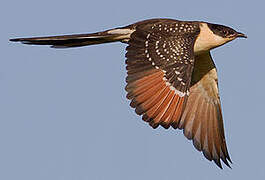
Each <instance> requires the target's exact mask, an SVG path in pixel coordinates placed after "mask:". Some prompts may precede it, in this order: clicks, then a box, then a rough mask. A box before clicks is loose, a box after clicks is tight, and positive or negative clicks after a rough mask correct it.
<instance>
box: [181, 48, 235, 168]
mask: <svg viewBox="0 0 265 180" xmlns="http://www.w3.org/2000/svg"><path fill="white" fill-rule="evenodd" d="M179 127H180V128H184V135H185V136H186V137H187V138H188V139H192V140H193V144H194V146H195V147H196V148H197V149H198V150H199V151H202V152H203V154H204V156H205V157H206V158H207V159H208V160H210V161H212V160H214V162H215V163H216V164H217V165H218V166H219V167H220V168H222V165H221V163H220V159H222V161H223V162H224V163H225V164H226V165H227V166H229V167H230V165H229V163H228V161H230V162H231V159H230V157H229V154H228V151H227V147H226V142H225V135H224V128H223V119H222V112H221V104H220V97H219V92H218V82H217V72H216V68H215V65H214V62H213V61H212V58H211V55H210V53H209V52H208V53H205V54H201V55H199V56H196V57H195V65H194V71H193V75H192V80H191V87H190V95H189V98H188V100H187V104H186V107H185V110H184V112H183V115H182V117H181V120H180V126H179ZM227 160H228V161H227Z"/></svg>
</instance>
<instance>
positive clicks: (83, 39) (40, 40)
mask: <svg viewBox="0 0 265 180" xmlns="http://www.w3.org/2000/svg"><path fill="white" fill-rule="evenodd" d="M132 32H133V30H131V29H124V28H120V29H111V30H107V31H103V32H98V33H91V34H74V35H62V36H49V37H30V38H15V39H10V41H13V42H22V43H23V44H32V45H51V47H52V48H69V47H81V46H88V45H94V44H102V43H110V42H116V41H121V42H126V41H128V40H129V38H130V35H131V33H132Z"/></svg>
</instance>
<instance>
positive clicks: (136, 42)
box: [126, 19, 198, 128]
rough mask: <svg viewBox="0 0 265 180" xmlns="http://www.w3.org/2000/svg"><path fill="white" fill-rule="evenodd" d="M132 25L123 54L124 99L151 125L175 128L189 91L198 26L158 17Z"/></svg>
mask: <svg viewBox="0 0 265 180" xmlns="http://www.w3.org/2000/svg"><path fill="white" fill-rule="evenodd" d="M136 25H137V26H136V30H135V31H134V32H133V33H132V35H131V37H130V41H129V46H128V47H127V54H126V57H127V60H126V64H127V67H126V68H127V74H128V76H127V79H126V81H127V83H128V85H127V86H126V91H127V92H128V94H127V98H128V99H131V100H132V101H131V104H130V105H131V106H132V107H133V108H135V111H136V113H137V114H139V115H143V117H142V118H143V120H144V121H146V122H148V123H149V124H150V125H151V126H152V127H153V128H156V127H158V126H159V125H162V126H163V127H165V128H169V127H170V126H172V127H174V128H177V127H178V126H179V120H180V117H181V114H182V112H183V110H184V107H185V103H186V100H187V96H188V93H189V92H188V90H189V86H190V82H191V75H192V71H193V66H194V54H193V46H194V41H195V38H196V36H197V34H198V27H197V26H196V25H195V24H194V23H193V24H192V23H187V22H180V21H175V20H161V19H160V20H157V21H156V20H153V22H146V21H145V22H141V24H136ZM184 27H185V28H184ZM187 29H189V30H187Z"/></svg>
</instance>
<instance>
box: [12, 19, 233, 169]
mask: <svg viewBox="0 0 265 180" xmlns="http://www.w3.org/2000/svg"><path fill="white" fill-rule="evenodd" d="M200 32H201V29H200V22H195V21H193V22H188V21H177V20H170V19H152V20H146V21H141V22H138V23H135V24H132V25H129V26H126V27H121V28H115V29H111V30H107V31H103V32H99V33H93V34H80V35H65V36H52V37H37V38H18V39H11V41H21V42H23V43H26V44H37V45H51V46H52V47H55V48H66V47H79V46H86V45H92V44H101V43H108V42H115V41H121V42H124V43H128V47H127V48H126V50H127V53H126V58H127V59H126V64H127V66H126V69H127V74H128V76H127V78H126V82H127V86H126V88H125V89H126V91H127V92H128V94H127V98H128V99H130V100H131V103H130V105H131V106H132V107H133V108H135V111H136V113H137V114H138V115H142V119H143V120H144V121H146V122H148V123H149V124H150V125H151V126H152V127H153V128H157V127H158V126H159V125H161V126H163V127H164V128H169V127H173V128H174V129H177V128H178V129H183V132H184V135H185V136H186V137H187V138H188V139H191V140H192V141H193V144H194V146H195V147H196V149H197V150H199V151H202V152H203V154H204V156H205V157H206V158H207V159H208V160H210V161H212V160H213V161H214V162H215V163H216V164H217V165H218V166H219V167H220V168H222V165H221V162H220V159H221V160H222V161H223V162H224V163H225V164H226V165H227V166H229V167H230V165H229V162H228V161H230V162H231V159H230V157H229V154H228V151H227V147H226V141H225V135H224V128H223V119H222V113H221V105H220V98H219V92H218V83H217V73H216V68H215V65H214V63H213V61H212V58H211V55H210V52H209V50H208V51H204V52H200V53H195V52H194V44H195V42H196V39H198V37H199V34H200Z"/></svg>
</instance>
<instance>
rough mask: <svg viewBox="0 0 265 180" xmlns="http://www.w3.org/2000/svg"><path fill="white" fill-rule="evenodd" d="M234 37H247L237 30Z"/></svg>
mask: <svg viewBox="0 0 265 180" xmlns="http://www.w3.org/2000/svg"><path fill="white" fill-rule="evenodd" d="M236 37H241V38H247V36H246V35H245V34H243V33H241V32H237V34H236Z"/></svg>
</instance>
